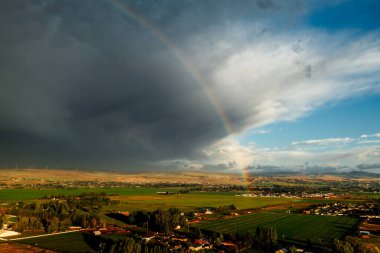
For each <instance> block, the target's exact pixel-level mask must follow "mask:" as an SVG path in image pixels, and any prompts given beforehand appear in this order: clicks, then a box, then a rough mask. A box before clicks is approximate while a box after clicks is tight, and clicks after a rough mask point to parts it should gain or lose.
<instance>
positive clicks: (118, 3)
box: [110, 0, 234, 135]
mask: <svg viewBox="0 0 380 253" xmlns="http://www.w3.org/2000/svg"><path fill="white" fill-rule="evenodd" d="M110 3H111V4H112V6H114V8H115V9H117V10H118V11H120V12H122V13H123V14H126V15H127V16H128V17H130V18H132V19H133V20H134V21H135V22H137V23H138V24H140V25H142V26H143V27H144V28H146V29H147V30H148V31H149V32H151V33H152V34H153V35H154V36H155V37H156V38H157V39H158V40H159V41H160V42H161V44H163V45H164V46H165V47H167V48H168V49H170V50H171V51H172V52H173V54H174V55H175V56H176V58H177V60H178V61H179V62H180V63H181V65H182V66H183V67H184V68H185V69H186V70H187V71H188V72H189V73H190V74H191V76H192V77H193V78H194V79H195V80H196V81H197V83H198V84H199V85H200V87H201V88H202V90H203V92H204V93H205V95H206V96H207V98H208V100H209V101H210V103H211V105H212V106H213V108H214V109H215V111H216V113H217V114H218V116H219V117H220V119H221V121H222V123H223V126H224V128H225V130H226V133H227V135H230V134H232V133H233V132H234V131H233V127H232V124H231V123H230V121H229V119H228V117H227V114H226V112H225V111H224V109H223V107H222V105H221V103H220V102H219V99H218V97H217V96H216V95H215V94H214V93H213V92H212V90H211V89H210V88H209V86H210V85H209V84H208V83H207V80H206V79H205V78H204V77H203V76H202V74H201V73H200V72H199V70H197V69H196V68H195V66H194V64H192V63H191V62H190V60H188V57H186V55H185V53H184V52H182V51H181V50H180V49H179V48H178V47H177V46H176V45H175V44H174V43H173V42H172V41H171V40H170V39H169V38H168V37H167V36H165V35H164V34H163V33H162V32H161V31H160V30H158V29H157V27H156V26H155V25H154V24H152V23H151V22H150V21H149V20H148V19H146V18H145V17H144V16H142V15H141V14H139V13H137V12H136V11H134V10H132V9H131V8H130V7H129V6H128V5H127V4H126V3H125V2H123V1H122V0H110Z"/></svg>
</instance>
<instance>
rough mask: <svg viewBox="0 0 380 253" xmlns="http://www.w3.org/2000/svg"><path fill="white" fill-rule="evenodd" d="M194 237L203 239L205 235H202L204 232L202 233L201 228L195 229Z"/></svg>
mask: <svg viewBox="0 0 380 253" xmlns="http://www.w3.org/2000/svg"><path fill="white" fill-rule="evenodd" d="M194 237H195V238H197V239H202V238H203V234H202V231H201V229H200V228H198V227H196V228H195V231H194Z"/></svg>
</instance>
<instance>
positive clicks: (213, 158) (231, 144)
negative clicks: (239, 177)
mask: <svg viewBox="0 0 380 253" xmlns="http://www.w3.org/2000/svg"><path fill="white" fill-rule="evenodd" d="M204 153H205V154H206V155H207V158H206V159H204V160H203V162H204V163H205V164H214V165H216V164H222V165H224V166H226V167H234V168H239V169H242V168H246V167H248V166H250V165H252V162H253V156H254V150H253V146H243V145H241V144H240V143H239V142H238V141H236V140H233V139H224V140H222V141H220V142H218V143H216V144H214V145H212V146H210V147H209V148H207V149H205V150H204Z"/></svg>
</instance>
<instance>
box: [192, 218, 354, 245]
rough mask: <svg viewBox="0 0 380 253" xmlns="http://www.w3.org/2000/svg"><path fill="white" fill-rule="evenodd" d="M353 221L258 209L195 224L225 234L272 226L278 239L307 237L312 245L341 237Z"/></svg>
mask: <svg viewBox="0 0 380 253" xmlns="http://www.w3.org/2000/svg"><path fill="white" fill-rule="evenodd" d="M356 223H357V219H356V218H352V217H348V216H317V215H303V214H287V213H272V212H261V213H254V214H248V215H243V216H240V217H236V218H231V219H224V220H219V221H214V222H209V223H203V224H199V225H198V227H200V228H201V229H203V230H207V231H212V232H216V233H223V234H226V235H229V234H231V233H233V232H234V231H236V233H240V234H245V233H246V232H247V231H251V232H255V230H256V228H257V227H258V226H261V227H273V228H275V229H276V230H277V234H278V238H279V239H283V236H284V239H285V240H286V241H290V242H296V243H297V242H298V243H303V242H306V241H308V240H310V241H311V242H312V243H315V244H325V243H331V242H332V241H333V240H334V239H335V238H341V237H342V236H344V235H345V234H346V233H347V232H348V231H349V230H350V229H352V228H353V227H354V226H355V224H356Z"/></svg>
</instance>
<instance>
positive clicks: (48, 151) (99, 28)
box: [0, 0, 281, 168]
mask: <svg viewBox="0 0 380 253" xmlns="http://www.w3.org/2000/svg"><path fill="white" fill-rule="evenodd" d="M240 3H241V4H240V5H239V4H237V3H235V2H233V3H232V2H230V1H225V2H221V1H205V2H194V1H171V2H170V1H169V2H165V3H162V2H161V1H157V2H156V1H136V2H129V3H128V4H129V6H130V8H132V9H135V10H136V11H137V12H140V13H143V14H144V15H145V16H146V17H147V18H148V19H149V20H151V22H153V23H155V24H156V25H157V27H158V28H159V29H162V31H164V32H165V33H166V34H168V36H172V37H173V39H176V40H177V42H178V44H180V43H181V41H185V40H186V38H187V37H188V36H190V35H191V34H192V33H200V31H201V30H202V29H205V30H206V29H209V27H213V26H218V25H219V26H220V25H222V24H221V21H223V22H229V21H230V20H231V19H233V18H234V17H235V18H236V19H238V18H237V17H243V16H247V17H251V16H250V15H248V14H249V13H251V14H252V15H253V16H254V17H252V18H257V16H265V12H267V11H269V10H271V9H278V8H280V7H281V6H280V4H279V3H280V1H277V2H275V1H262V0H260V1H253V2H248V1H241V2H240ZM233 14H234V15H233ZM226 17H229V19H230V20H228V19H226ZM200 50H201V49H200ZM0 52H1V57H0V85H1V86H0V89H1V92H0V138H1V142H0V151H1V157H0V158H1V159H0V163H1V165H2V166H14V165H15V164H20V166H23V165H24V166H28V165H33V166H45V165H51V166H57V167H58V166H59V167H68V166H74V167H75V166H79V167H95V168H128V166H137V165H139V166H142V165H143V164H144V163H145V162H152V161H158V160H165V159H175V158H184V157H186V158H189V159H191V158H192V157H195V156H197V155H198V154H199V151H200V150H201V149H202V148H203V147H205V146H206V145H209V144H211V143H212V142H214V141H216V140H218V139H220V138H222V137H224V136H225V135H226V132H225V129H224V126H223V122H222V121H221V119H220V116H219V115H218V114H217V113H216V110H215V108H213V106H212V105H211V103H210V101H209V100H208V98H207V96H206V95H205V94H204V92H203V91H202V89H201V87H200V85H199V84H198V83H197V81H196V80H195V79H194V77H193V76H192V75H191V74H189V72H188V71H187V70H186V69H185V68H184V67H183V66H182V65H181V64H180V62H179V61H178V59H177V58H176V56H175V55H174V54H173V52H172V51H171V50H170V48H168V47H167V45H164V44H162V43H161V42H160V41H159V39H158V38H157V37H156V36H154V34H153V33H152V32H150V31H149V29H147V28H146V27H143V26H142V25H141V23H139V22H138V21H136V20H133V19H132V18H131V17H130V16H128V15H127V14H125V13H123V12H121V11H120V10H118V9H117V8H115V6H114V5H113V4H112V1H37V0H36V1H26V0H25V1H21V0H20V1H1V3H0ZM241 120H242V119H237V121H241Z"/></svg>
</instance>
